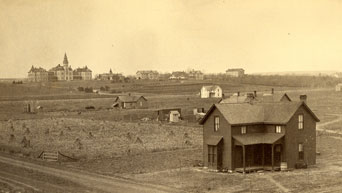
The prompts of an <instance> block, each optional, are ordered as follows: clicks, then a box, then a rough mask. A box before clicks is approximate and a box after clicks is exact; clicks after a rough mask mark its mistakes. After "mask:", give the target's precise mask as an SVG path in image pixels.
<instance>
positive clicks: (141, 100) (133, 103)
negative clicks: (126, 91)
mask: <svg viewBox="0 0 342 193" xmlns="http://www.w3.org/2000/svg"><path fill="white" fill-rule="evenodd" d="M113 107H119V108H122V109H144V108H148V103H147V99H146V98H145V97H143V96H130V95H127V96H118V97H116V98H115V100H114V104H113Z"/></svg>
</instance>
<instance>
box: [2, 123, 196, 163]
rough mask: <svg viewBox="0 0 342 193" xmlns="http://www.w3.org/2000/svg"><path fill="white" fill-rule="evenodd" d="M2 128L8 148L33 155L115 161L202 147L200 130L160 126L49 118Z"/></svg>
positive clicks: (6, 124)
mask: <svg viewBox="0 0 342 193" xmlns="http://www.w3.org/2000/svg"><path fill="white" fill-rule="evenodd" d="M0 128H2V133H1V134H0V144H1V146H2V147H3V148H4V149H7V150H8V151H12V152H17V153H23V154H25V155H31V156H38V155H39V154H40V152H41V151H56V150H58V151H60V152H62V153H64V154H66V155H69V156H72V157H76V158H86V159H93V158H112V157H117V156H121V155H134V154H141V153H144V152H158V151H166V150H175V149H187V148H200V147H201V145H202V135H201V132H202V130H201V129H200V128H198V127H185V126H173V125H162V124H158V123H125V122H110V121H98V120H91V119H88V120H85V119H76V118H57V119H54V118H46V119H36V120H14V121H6V122H5V121H2V122H0Z"/></svg>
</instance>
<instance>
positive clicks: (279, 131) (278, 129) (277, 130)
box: [275, 125, 281, 133]
mask: <svg viewBox="0 0 342 193" xmlns="http://www.w3.org/2000/svg"><path fill="white" fill-rule="evenodd" d="M275 132H276V133H281V126H280V125H277V126H276V128H275Z"/></svg>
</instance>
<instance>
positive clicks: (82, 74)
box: [28, 54, 92, 82]
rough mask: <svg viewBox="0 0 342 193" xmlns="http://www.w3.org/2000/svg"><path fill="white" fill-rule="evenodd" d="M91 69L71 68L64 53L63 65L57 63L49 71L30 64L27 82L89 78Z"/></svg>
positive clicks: (90, 77)
mask: <svg viewBox="0 0 342 193" xmlns="http://www.w3.org/2000/svg"><path fill="white" fill-rule="evenodd" d="M91 79H92V71H91V70H90V69H89V68H88V67H87V66H85V67H83V68H76V69H75V70H73V69H72V68H71V66H70V65H69V61H68V57H67V55H66V54H65V55H64V60H63V66H62V65H60V64H58V65H57V66H55V67H53V68H51V69H50V70H49V71H47V70H45V69H44V68H41V67H34V66H32V67H31V69H30V71H29V72H28V81H29V82H47V81H63V80H64V81H70V80H91Z"/></svg>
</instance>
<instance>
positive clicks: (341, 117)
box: [316, 114, 342, 135]
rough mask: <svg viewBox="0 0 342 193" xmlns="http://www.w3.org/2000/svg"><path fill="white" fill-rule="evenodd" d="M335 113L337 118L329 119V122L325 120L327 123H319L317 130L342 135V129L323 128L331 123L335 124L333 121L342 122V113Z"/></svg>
mask: <svg viewBox="0 0 342 193" xmlns="http://www.w3.org/2000/svg"><path fill="white" fill-rule="evenodd" d="M334 115H335V116H337V118H336V119H334V120H331V121H328V122H325V123H321V124H317V128H316V130H317V131H323V132H326V133H332V134H340V135H342V132H341V131H334V130H329V129H323V127H325V126H327V125H330V124H333V123H337V122H342V115H340V114H334Z"/></svg>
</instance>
